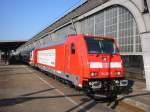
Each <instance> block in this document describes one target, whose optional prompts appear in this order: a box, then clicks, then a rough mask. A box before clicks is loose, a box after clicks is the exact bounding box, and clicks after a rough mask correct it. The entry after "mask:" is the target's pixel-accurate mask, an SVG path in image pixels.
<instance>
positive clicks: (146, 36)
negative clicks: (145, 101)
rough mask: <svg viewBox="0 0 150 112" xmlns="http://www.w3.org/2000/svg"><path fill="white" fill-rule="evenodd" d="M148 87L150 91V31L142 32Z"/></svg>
mask: <svg viewBox="0 0 150 112" xmlns="http://www.w3.org/2000/svg"><path fill="white" fill-rule="evenodd" d="M141 42H142V52H143V61H144V69H145V80H146V89H147V90H148V91H150V32H146V33H143V34H141Z"/></svg>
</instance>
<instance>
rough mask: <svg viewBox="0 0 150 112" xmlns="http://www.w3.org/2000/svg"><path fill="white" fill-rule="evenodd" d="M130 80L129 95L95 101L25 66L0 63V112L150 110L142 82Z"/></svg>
mask: <svg viewBox="0 0 150 112" xmlns="http://www.w3.org/2000/svg"><path fill="white" fill-rule="evenodd" d="M132 82H134V83H133V91H132V92H131V93H129V94H128V95H121V96H119V97H118V98H117V99H116V100H115V101H113V102H108V101H105V100H98V101H95V100H94V99H92V98H89V97H87V96H85V95H84V94H83V93H82V92H80V91H77V90H76V89H74V88H70V87H69V86H68V85H65V84H62V83H61V82H59V81H56V80H54V79H53V78H51V77H50V76H48V75H46V74H44V73H42V72H39V71H37V70H35V69H32V68H31V67H29V66H27V65H5V64H0V112H113V111H117V112H144V111H147V112H149V110H150V99H149V98H150V92H148V91H146V90H145V89H144V88H145V83H144V82H143V81H136V80H133V81H132Z"/></svg>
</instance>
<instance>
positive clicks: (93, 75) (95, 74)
mask: <svg viewBox="0 0 150 112" xmlns="http://www.w3.org/2000/svg"><path fill="white" fill-rule="evenodd" d="M90 75H91V77H96V76H98V72H91V73H90Z"/></svg>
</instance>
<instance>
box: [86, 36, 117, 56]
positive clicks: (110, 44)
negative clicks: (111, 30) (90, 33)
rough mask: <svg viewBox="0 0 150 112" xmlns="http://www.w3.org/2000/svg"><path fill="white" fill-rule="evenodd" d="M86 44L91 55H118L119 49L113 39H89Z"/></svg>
mask: <svg viewBox="0 0 150 112" xmlns="http://www.w3.org/2000/svg"><path fill="white" fill-rule="evenodd" d="M85 39H86V43H87V47H88V52H89V53H106V54H116V53H118V49H117V47H116V45H115V43H114V40H113V39H106V38H105V39H104V38H93V37H87V38H85Z"/></svg>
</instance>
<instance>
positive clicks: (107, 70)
mask: <svg viewBox="0 0 150 112" xmlns="http://www.w3.org/2000/svg"><path fill="white" fill-rule="evenodd" d="M30 64H31V65H33V66H36V67H38V68H40V69H42V70H45V71H48V72H50V73H52V74H54V75H55V76H58V77H59V78H62V79H64V80H66V81H68V82H70V83H71V84H73V85H75V86H77V87H80V88H82V89H83V90H85V91H86V92H94V93H95V92H96V93H102V94H106V95H110V94H114V93H115V94H116V91H118V90H120V89H121V88H125V87H126V86H127V85H128V81H127V80H125V79H124V68H123V62H122V59H121V56H120V54H119V50H118V48H117V45H116V42H115V40H114V39H113V38H111V37H102V36H100V37H97V36H85V35H72V36H69V37H68V38H66V40H65V41H62V42H57V43H52V44H51V45H48V46H45V47H41V48H36V49H35V50H33V51H32V55H31V59H30Z"/></svg>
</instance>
